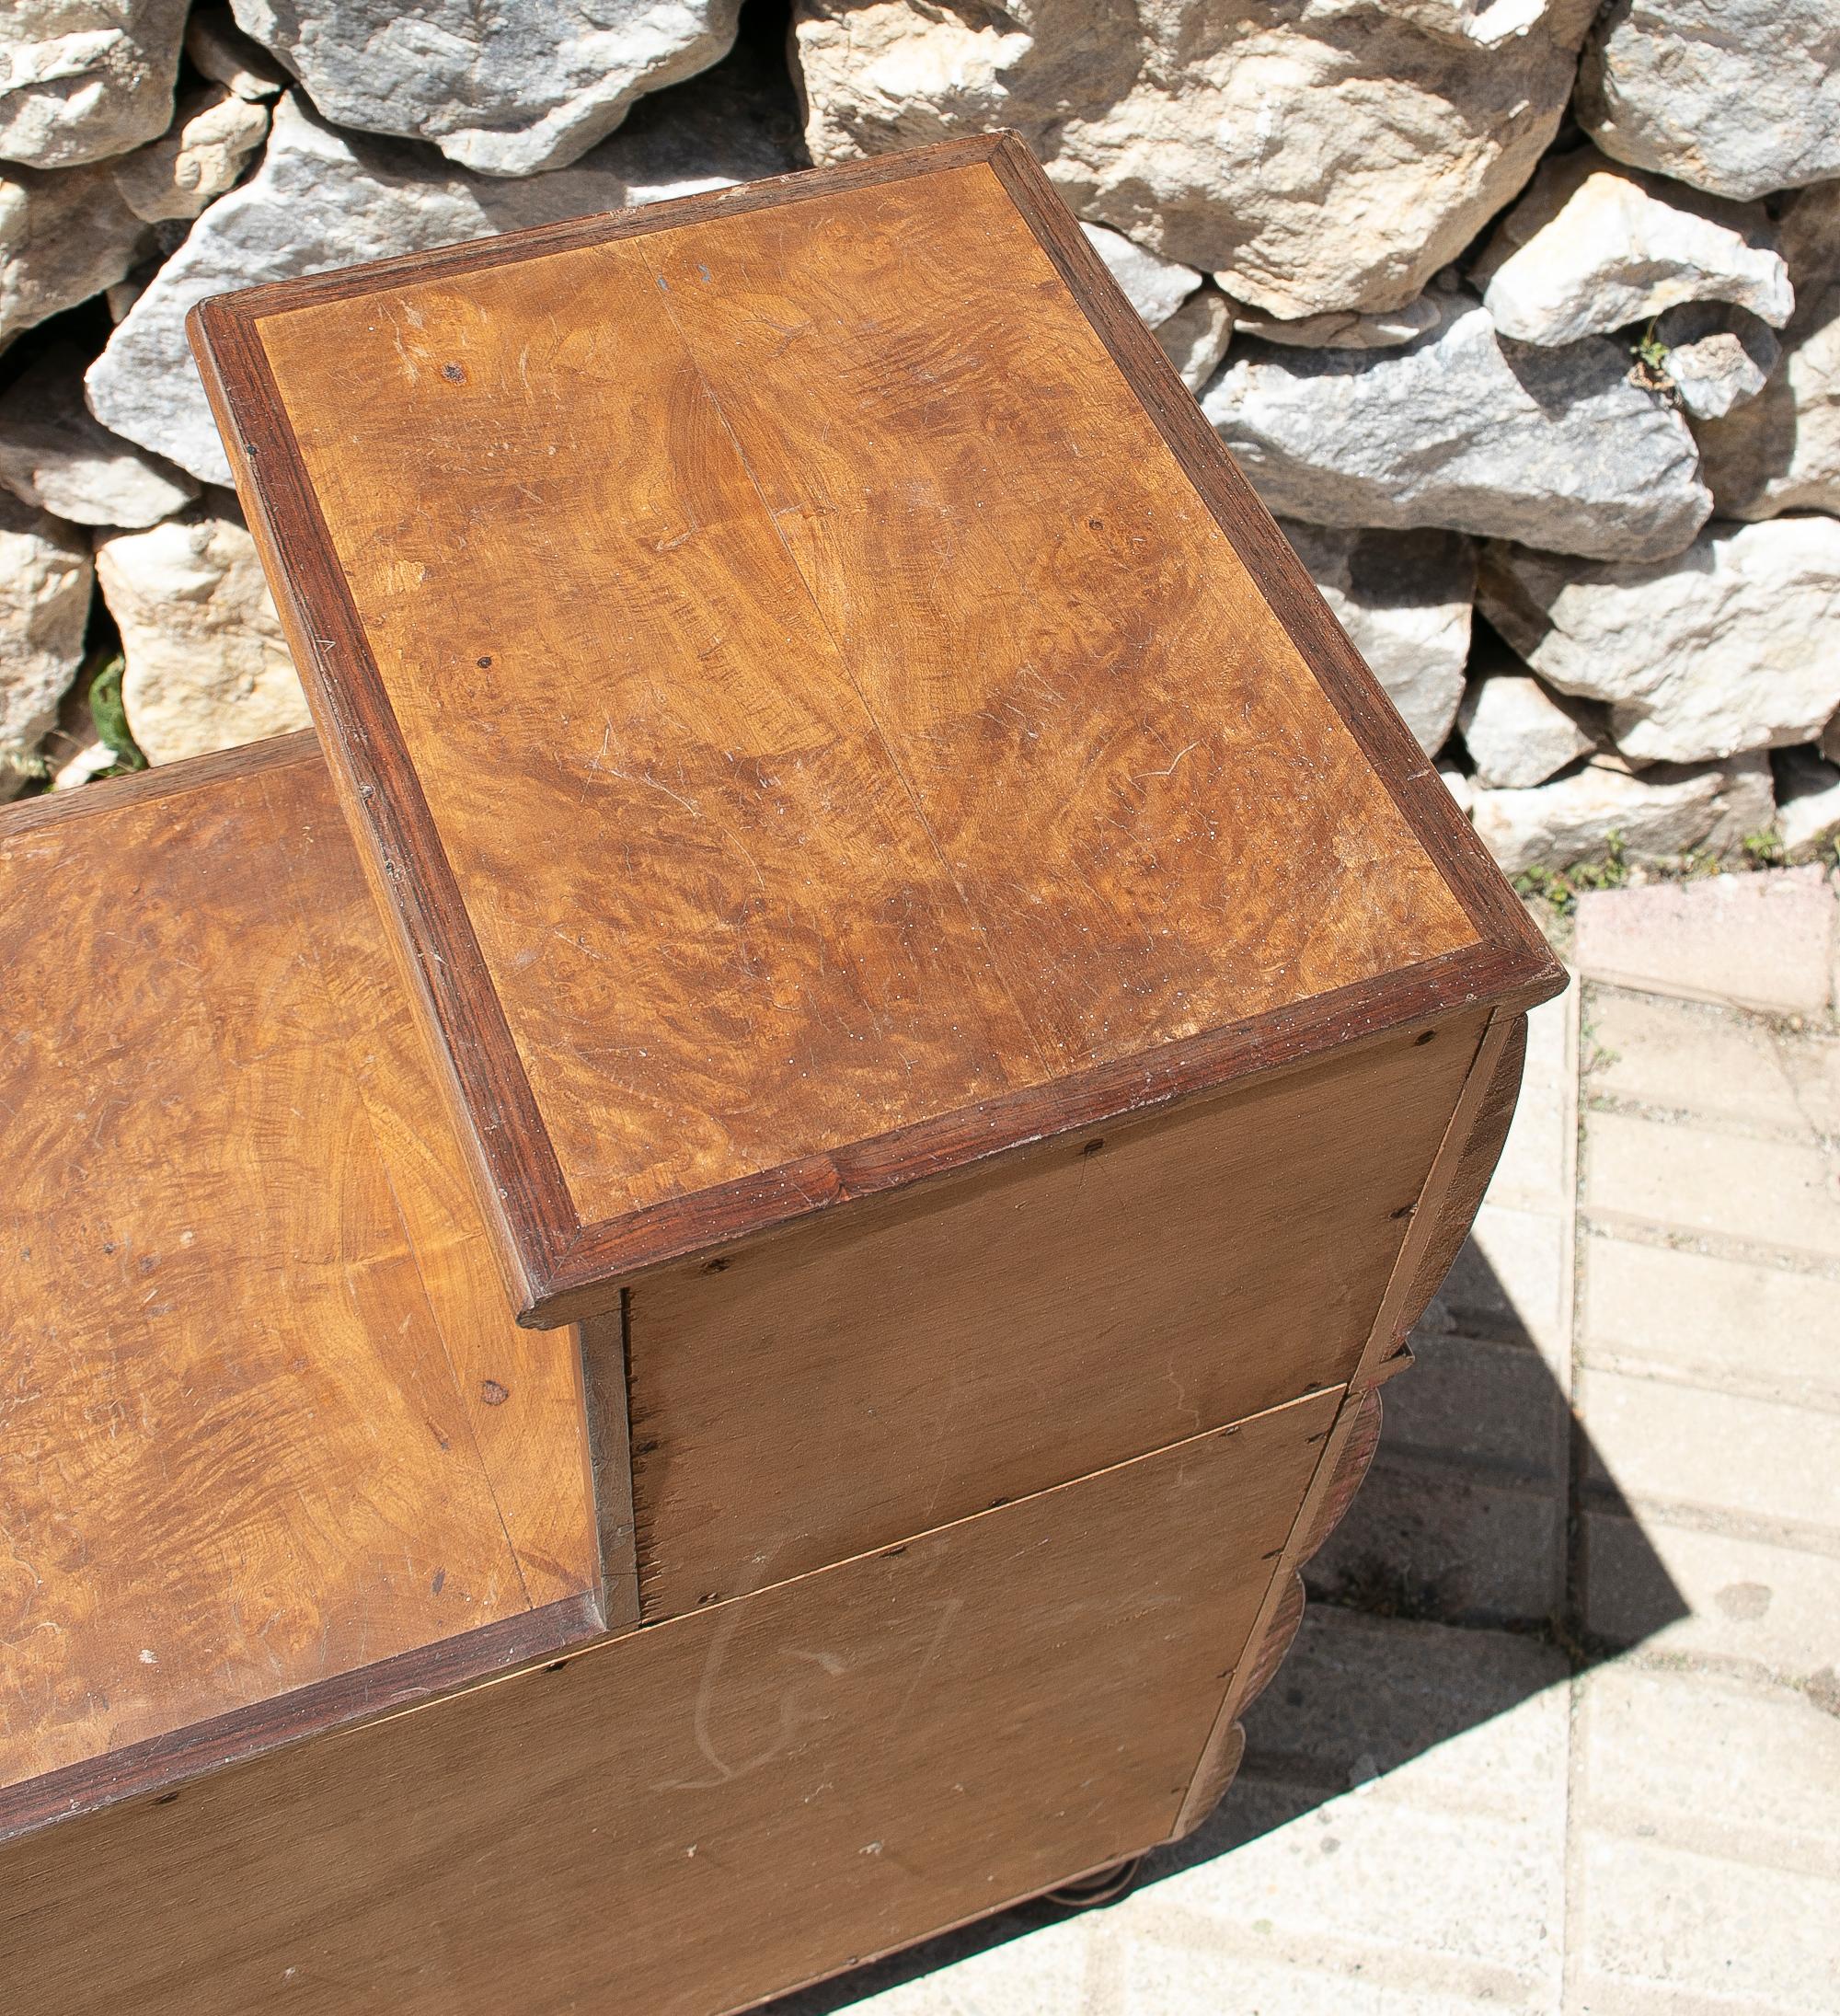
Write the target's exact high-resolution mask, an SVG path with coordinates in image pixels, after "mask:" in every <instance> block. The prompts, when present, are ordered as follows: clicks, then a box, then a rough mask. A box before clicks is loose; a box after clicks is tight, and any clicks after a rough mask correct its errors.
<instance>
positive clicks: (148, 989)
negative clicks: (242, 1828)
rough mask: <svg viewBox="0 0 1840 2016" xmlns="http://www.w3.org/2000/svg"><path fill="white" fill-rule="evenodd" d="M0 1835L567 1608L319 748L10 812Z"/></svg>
mask: <svg viewBox="0 0 1840 2016" xmlns="http://www.w3.org/2000/svg"><path fill="white" fill-rule="evenodd" d="M0 968H4V970H5V972H6V998H7V1010H8V1013H7V1023H8V1027H7V1031H6V1043H4V1044H0V1114H4V1115H5V1139H6V1161H5V1167H4V1172H0V1252H4V1254H5V1257H6V1270H5V1271H6V1296H5V1301H4V1305H0V1837H5V1835H6V1834H7V1833H9V1832H13V1831H16V1830H17V1829H18V1828H21V1827H24V1826H30V1825H33V1824H35V1823H37V1822H40V1821H42V1820H45V1819H47V1818H50V1817H52V1816H54V1815H56V1814H62V1813H64V1812H67V1811H71V1810H75V1809H76V1808H79V1807H81V1806H84V1805H87V1804H91V1803H96V1802H97V1801H98V1800H102V1799H108V1798H111V1797H116V1796H120V1795H121V1794H123V1793H126V1792H130V1791H136V1790H140V1789H143V1788H144V1787H145V1786H147V1785H149V1784H153V1783H157V1782H159V1781H160V1780H161V1778H162V1777H163V1776H164V1775H167V1774H169V1773H170V1772H171V1771H172V1770H175V1769H179V1768H196V1767H197V1765H198V1764H200V1763H201V1762H209V1761H211V1760H212V1759H213V1758H221V1757H229V1756H235V1755H237V1754H239V1753H240V1752H241V1751H244V1750H247V1749H251V1748H255V1747H259V1746H260V1745H262V1744H263V1743H265V1742H269V1741H273V1740H276V1739H277V1738H278V1737H280V1736H281V1735H283V1734H290V1733H293V1731H294V1730H296V1729H298V1728H300V1727H302V1726H305V1725H309V1724H311V1723H313V1722H316V1721H326V1720H337V1719H340V1718H341V1717H343V1716H347V1715H350V1714H351V1713H357V1712H363V1711H368V1710H374V1709H377V1708H380V1707H383V1706H385V1705H387V1704H388V1703H389V1701H390V1700H391V1699H392V1698H393V1697H394V1696H395V1694H396V1693H397V1691H401V1692H405V1693H407V1692H425V1691H427V1689H428V1688H430V1687H431V1686H433V1685H437V1684H439V1682H440V1681H441V1679H442V1678H443V1676H460V1675H462V1674H464V1673H465V1672H466V1671H469V1670H490V1669H494V1668H496V1667H497V1666H499V1665H503V1664H508V1663H510V1662H511V1661H512V1660H513V1659H514V1658H516V1657H517V1656H519V1655H520V1653H523V1654H525V1655H535V1654H537V1653H542V1652H544V1651H546V1650H547V1649H549V1646H550V1645H551V1644H553V1643H554V1642H555V1641H556V1639H557V1638H558V1636H563V1637H567V1636H569V1635H579V1634H580V1633H581V1631H582V1630H585V1629H587V1628H589V1627H590V1626H591V1624H592V1614H591V1612H592V1605H591V1601H590V1600H589V1599H590V1598H591V1593H592V1590H593V1588H594V1586H595V1582H596V1577H597V1572H598V1571H597V1561H596V1555H595V1540H594V1532H593V1523H592V1499H591V1496H590V1487H589V1482H588V1478H587V1471H586V1462H585V1457H584V1452H583V1449H582V1443H581V1434H582V1431H581V1408H580V1399H579V1380H580V1374H579V1371H578V1368H577V1365H576V1354H575V1352H574V1350H573V1348H572V1341H571V1340H570V1339H569V1338H567V1337H554V1338H540V1339H539V1338H533V1337H530V1336H529V1335H527V1334H526V1333H524V1332H522V1331H518V1330H517V1329H516V1328H515V1327H514V1326H513V1325H512V1322H511V1320H510V1318H509V1317H508V1315H507V1314H506V1312H505V1308H504V1303H503V1299H502V1296H501V1294H500V1287H499V1283H498V1279H497V1276H496V1273H495V1271H494V1269H493V1265H492V1261H491V1256H490V1253H489V1250H488V1249H487V1247H486V1243H485V1239H484V1238H483V1235H482V1234H481V1233H480V1231H479V1230H478V1227H477V1215H476V1213H475V1210H474V1207H473V1200H472V1197H471V1194H470V1191H469V1188H468V1185H467V1181H466V1175H465V1172H464V1170H463V1169H461V1167H460V1164H459V1159H458V1157H457V1154H456V1152H455V1150H454V1146H453V1145H452V1137H451V1135H450V1134H449V1133H448V1131H447V1129H446V1128H445V1127H444V1126H443V1124H442V1123H441V1118H440V1115H439V1112H438V1111H437V1110H436V1101H435V1095H434V1090H433V1087H432V1084H431V1080H430V1076H429V1072H428V1067H427V1065H426V1064H425V1063H424V1061H423V1054H422V1047H421V1044H420V1039H419V1038H418V1036H417V1034H416V1031H415V1030H414V1028H413V1026H412V1024H411V1023H410V1022H409V1020H408V1014H407V1011H406V1010H405V1009H404V1008H403V1007H402V1006H401V1005H400V991H399V988H398V986H397V981H396V977H395V974H394V973H392V971H391V968H390V963H389V957H388V953H387V951H386V950H385V945H384V942H383V937H382V931H381V927H380V925H379V922H378V920H377V917H376V914H375V911H374V906H373V904H372V903H371V899H370V895H369V893H368V891H367V890H366V889H365V886H364V883H363V880H362V875H361V874H360V872H359V870H358V864H357V860H356V858H355V855H354V853H353V851H352V847H351V841H350V839H349V837H348V835H347V834H346V831H345V827H344V823H343V821H342V819H341V818H340V816H339V811H338V808H337V805H336V804H335V803H334V801H333V797H332V792H331V787H330V784H329V781H328V778H327V775H326V768H325V764H324V762H323V760H322V758H321V757H320V755H319V753H318V751H317V750H316V748H315V747H314V746H313V744H312V739H311V738H310V737H305V736H300V737H294V738H293V739H292V740H291V742H289V743H281V744H274V745H270V748H269V749H268V750H265V751H263V752H262V753H261V754H260V755H254V754H251V755H240V754H239V755H236V757H234V758H231V759H226V760H225V761H224V762H223V763H220V762H218V761H216V760H215V759H213V761H210V762H206V763H203V764H187V765H181V766H178V769H177V770H176V771H174V772H171V773H165V772H155V773H154V774H153V775H152V776H150V777H148V778H140V779H134V780H132V781H124V782H121V783H115V784H102V785H96V786H92V787H90V788H88V789H86V790H85V791H84V792H83V793H82V794H81V796H80V797H79V798H77V799H76V800H75V801H72V800H69V799H58V800H40V801H35V802H33V803H30V804H27V805H21V806H15V807H12V808H9V809H7V810H5V811H0ZM476 1634H478V1635H476Z"/></svg>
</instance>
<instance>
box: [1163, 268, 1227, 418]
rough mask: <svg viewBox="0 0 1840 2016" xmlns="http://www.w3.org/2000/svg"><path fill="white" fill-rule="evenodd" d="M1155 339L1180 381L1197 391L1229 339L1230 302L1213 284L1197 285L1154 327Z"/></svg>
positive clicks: (1210, 372)
mask: <svg viewBox="0 0 1840 2016" xmlns="http://www.w3.org/2000/svg"><path fill="white" fill-rule="evenodd" d="M1156 340H1157V341H1158V342H1159V343H1160V344H1162V346H1163V354H1164V356H1166V357H1167V359H1168V360H1169V362H1170V363H1172V364H1174V365H1175V367H1176V369H1177V370H1178V371H1179V372H1180V373H1181V374H1182V383H1183V384H1184V385H1185V386H1188V388H1189V390H1190V392H1199V391H1200V390H1201V388H1202V386H1204V385H1205V384H1206V383H1207V382H1208V380H1209V379H1210V378H1212V377H1213V374H1214V373H1215V372H1216V371H1218V370H1219V369H1220V361H1221V359H1222V358H1223V357H1225V355H1226V348H1227V345H1228V344H1229V343H1230V342H1232V340H1233V305H1232V304H1231V303H1230V302H1229V301H1228V300H1227V298H1226V296H1225V294H1220V293H1218V292H1216V291H1215V289H1213V287H1201V288H1197V290H1196V291H1195V292H1194V293H1193V294H1190V296H1189V298H1188V299H1187V300H1186V301H1185V302H1183V304H1182V305H1181V306H1180V307H1179V308H1178V309H1177V310H1176V312H1175V314H1174V315H1172V316H1170V317H1169V318H1168V320H1167V321H1166V322H1163V323H1160V324H1159V325H1158V326H1157V329H1156Z"/></svg>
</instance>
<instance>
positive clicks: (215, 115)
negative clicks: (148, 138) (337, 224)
mask: <svg viewBox="0 0 1840 2016" xmlns="http://www.w3.org/2000/svg"><path fill="white" fill-rule="evenodd" d="M268 130H269V113H268V108H267V107H266V106H264V105H257V104H252V103H251V102H250V101H249V100H248V99H247V98H238V97H237V96H236V93H235V92H233V91H229V90H226V89H225V88H224V86H222V85H212V86H207V88H205V89H204V90H202V91H198V92H194V93H192V94H191V96H190V97H189V98H187V99H186V100H185V102H184V103H183V104H182V105H181V106H180V107H179V109H178V116H177V117H176V118H175V120H174V121H173V127H172V131H171V132H168V133H166V134H165V135H163V136H162V137H161V138H160V139H158V140H156V141H155V142H154V143H153V144H152V145H151V146H146V147H141V148H138V149H136V151H135V152H134V153H132V154H131V155H128V156H125V157H124V158H123V159H122V160H121V161H118V162H117V163H116V164H115V186H116V188H118V189H119V190H121V196H122V200H123V201H124V202H126V203H127V205H128V207H129V209H130V210H132V212H133V213H134V214H135V215H136V216H137V217H143V218H144V219H145V220H146V222H147V223H149V224H163V223H165V222H167V220H168V219H170V218H176V217H184V218H190V217H195V216H197V215H198V213H199V212H200V211H201V210H202V209H203V208H204V206H205V205H206V204H207V203H209V202H213V201H214V200H215V199H216V198H217V197H219V196H221V195H223V193H224V190H226V189H231V188H234V187H235V186H236V178H237V177H238V176H239V175H240V174H242V172H243V167H244V164H245V163H246V162H247V160H248V158H249V156H251V155H252V154H254V153H255V151H256V149H257V148H258V147H259V146H260V145H261V144H262V139H263V136H264V135H265V134H266V133H267V132H268Z"/></svg>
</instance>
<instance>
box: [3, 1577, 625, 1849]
mask: <svg viewBox="0 0 1840 2016" xmlns="http://www.w3.org/2000/svg"><path fill="white" fill-rule="evenodd" d="M605 1635H606V1634H605V1629H604V1624H603V1622H602V1617H601V1607H600V1605H599V1603H598V1601H597V1600H596V1599H595V1597H594V1596H593V1594H592V1592H586V1591H584V1592H583V1593H582V1594H581V1595H580V1596H567V1597H564V1598H563V1599H562V1600H561V1601H560V1602H558V1603H552V1604H548V1605H546V1606H545V1607H543V1608H541V1609H535V1610H526V1611H523V1613H521V1614H520V1615H518V1616H516V1617H509V1618H503V1619H500V1621H499V1622H497V1623H496V1624H488V1625H485V1626H483V1627H482V1628H481V1629H480V1630H474V1631H463V1632H461V1633H460V1634H459V1635H458V1636H456V1637H454V1638H444V1639H442V1640H441V1641H439V1642H437V1643H435V1644H431V1645H420V1646H418V1647H417V1648H416V1649H415V1650H414V1651H413V1652H405V1653H397V1655H396V1656H395V1657H394V1658H391V1659H381V1660H378V1661H376V1662H375V1663H374V1664H373V1665H366V1666H360V1667H358V1668H356V1669H355V1670H354V1671H352V1672H350V1673H341V1674H338V1675H336V1676H333V1677H332V1678H330V1679H327V1680H316V1681H314V1682H313V1683H312V1684H311V1685H310V1686H307V1687H301V1688H293V1689H292V1690H291V1691H290V1692H288V1693H286V1694H277V1695H275V1696H273V1697H272V1698H270V1699H268V1700H264V1701H257V1702H252V1703H251V1704H250V1705H249V1706H248V1707H247V1708H239V1709H234V1710H232V1711H230V1712H228V1713H227V1714H224V1715H217V1716H213V1718H212V1719H211V1720H210V1721H208V1722H193V1723H190V1724H188V1725H187V1726H186V1727H185V1728H183V1729H178V1730H175V1731H173V1732H172V1733H171V1734H167V1735H163V1736H152V1737H149V1738H148V1739H147V1740H146V1741H145V1742H144V1743H137V1744H132V1745H129V1746H128V1747H127V1748H125V1749H121V1750H113V1751H110V1752H109V1753H108V1754H107V1755H105V1756H102V1757H88V1758H86V1759H84V1761H83V1762H81V1763H79V1764H69V1765H66V1766H64V1767H63V1769H61V1770H55V1771H47V1772H46V1773H44V1774H43V1776H41V1777H39V1778H33V1779H28V1780H25V1781H24V1782H23V1783H21V1784H17V1785H14V1786H11V1787H8V1788H6V1789H5V1790H0V1842H6V1841H10V1840H14V1839H17V1837H20V1836H22V1835H26V1834H30V1833H34V1832H36V1831H38V1830H39V1829H40V1828H41V1827H46V1826H53V1825H55V1824H56V1823H58V1822H60V1821H63V1820H71V1819H75V1818H76V1817H77V1816H78V1815H80V1814H89V1813H97V1812H99V1811H100V1810H101V1809H102V1808H103V1807H105V1806H113V1805H117V1804H119V1803H121V1801H122V1800H124V1799H139V1798H142V1797H144V1795H146V1794H147V1793H150V1792H160V1791H167V1796H168V1797H176V1796H177V1794H176V1793H173V1792H171V1791H169V1790H168V1788H170V1787H171V1786H173V1785H174V1784H176V1783H177V1782H178V1781H179V1780H190V1779H194V1778H197V1777H199V1776H201V1774H203V1773H205V1772H208V1771H216V1770H221V1769H223V1768H224V1767H225V1766H228V1765H232V1764H240V1763H242V1762H244V1761H245V1760H246V1759H247V1758H250V1757H259V1756H260V1755H262V1754H263V1753H264V1752H265V1751H269V1750H274V1749H279V1748H280V1747H281V1746H282V1745H285V1744H293V1743H298V1742H301V1741H303V1740H305V1738H306V1737H309V1736H319V1735H325V1734H328V1732H330V1731H332V1730H338V1729H351V1728H353V1727H356V1726H357V1725H358V1724H360V1723H362V1722H374V1721H377V1720H378V1719H380V1718H381V1717H383V1716H385V1715H387V1714H390V1713H392V1712H393V1711H396V1710H397V1709H402V1708H408V1707H411V1706H415V1707H419V1706H420V1705H421V1704H422V1703H423V1702H424V1701H427V1700H431V1699H434V1698H436V1697H437V1696H439V1695H442V1694H448V1693H453V1692H455V1691H457V1690H458V1689H459V1688H465V1687H470V1686H472V1685H474V1684H476V1683H477V1682H478V1681H480V1680H486V1679H497V1678H501V1677H503V1676H506V1675H507V1674H509V1673H511V1672H512V1671H513V1670H515V1669H516V1668H518V1667H520V1666H525V1665H537V1664H539V1663H542V1662H545V1661H547V1660H552V1659H554V1658H555V1657H556V1656H557V1654H558V1653H569V1652H574V1651H579V1650H580V1649H581V1647H582V1646H584V1645H586V1644H589V1643H592V1642H596V1641H604V1638H605Z"/></svg>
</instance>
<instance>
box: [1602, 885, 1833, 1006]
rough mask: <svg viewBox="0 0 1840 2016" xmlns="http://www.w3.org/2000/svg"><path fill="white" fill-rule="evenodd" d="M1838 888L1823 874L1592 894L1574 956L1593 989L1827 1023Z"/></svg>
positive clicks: (1653, 886) (1649, 886) (1661, 886)
mask: <svg viewBox="0 0 1840 2016" xmlns="http://www.w3.org/2000/svg"><path fill="white" fill-rule="evenodd" d="M1834 916H1835V904H1834V889H1833V885H1832V884H1831V882H1830V881H1828V879H1827V877H1826V875H1825V873H1824V872H1823V870H1821V869H1819V868H1794V869H1784V870H1779V871H1777V872H1776V873H1772V874H1752V875H1719V876H1715V877H1711V878H1708V880H1707V881H1695V882H1653V883H1650V884H1649V885H1648V886H1647V887H1645V888H1640V889H1617V890H1600V891H1593V892H1592V893H1588V894H1586V895H1583V896H1581V897H1580V898H1579V902H1578V930H1577V938H1576V940H1575V946H1574V950H1575V956H1576V959H1577V962H1578V967H1579V970H1580V972H1581V973H1583V974H1584V976H1585V977H1586V978H1587V979H1590V980H1603V981H1610V982H1614V983H1615V984H1616V985H1619V986H1626V987H1637V988H1640V989H1641V990H1643V991H1644V992H1646V993H1650V994H1672V995H1684V996H1687V997H1688V998H1689V999H1693V1000H1700V1001H1722V1002H1730V1003H1731V1004H1733V1005H1735V1006H1737V1007H1740V1008H1763V1009H1766V1010H1770V1011H1774V1012H1777V1013H1781V1014H1800V1015H1820V1014H1822V1013H1823V1012H1824V1010H1825V1009H1826V1008H1827V1006H1828V1002H1829V999H1830V990H1831V988H1832V986H1833V985H1834Z"/></svg>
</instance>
